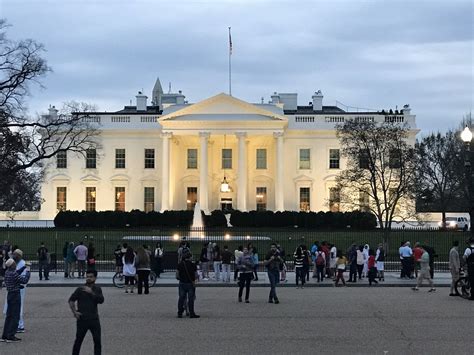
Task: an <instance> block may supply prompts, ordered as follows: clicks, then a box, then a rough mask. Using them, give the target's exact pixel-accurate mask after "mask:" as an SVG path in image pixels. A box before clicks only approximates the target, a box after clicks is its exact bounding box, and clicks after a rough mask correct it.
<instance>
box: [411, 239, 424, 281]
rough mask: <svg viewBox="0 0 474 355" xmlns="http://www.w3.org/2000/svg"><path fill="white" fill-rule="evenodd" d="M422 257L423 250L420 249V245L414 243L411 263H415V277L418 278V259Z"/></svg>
mask: <svg viewBox="0 0 474 355" xmlns="http://www.w3.org/2000/svg"><path fill="white" fill-rule="evenodd" d="M422 255H423V249H421V247H420V243H419V242H416V243H415V247H414V248H413V261H414V262H415V277H418V271H419V270H420V259H421V256H422Z"/></svg>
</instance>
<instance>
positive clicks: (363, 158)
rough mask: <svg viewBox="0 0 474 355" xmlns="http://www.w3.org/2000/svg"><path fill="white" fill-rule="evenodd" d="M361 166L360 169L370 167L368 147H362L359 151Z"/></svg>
mask: <svg viewBox="0 0 474 355" xmlns="http://www.w3.org/2000/svg"><path fill="white" fill-rule="evenodd" d="M359 168H360V169H368V168H369V152H368V151H367V150H366V149H361V150H360V151H359Z"/></svg>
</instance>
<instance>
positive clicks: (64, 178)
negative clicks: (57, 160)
mask: <svg viewBox="0 0 474 355" xmlns="http://www.w3.org/2000/svg"><path fill="white" fill-rule="evenodd" d="M50 180H51V181H67V182H69V181H70V180H71V178H70V177H69V176H68V175H66V174H56V175H53V176H51V178H50Z"/></svg>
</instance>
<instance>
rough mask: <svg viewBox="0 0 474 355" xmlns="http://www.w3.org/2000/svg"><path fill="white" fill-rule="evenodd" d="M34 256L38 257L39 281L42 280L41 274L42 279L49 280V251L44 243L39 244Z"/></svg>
mask: <svg viewBox="0 0 474 355" xmlns="http://www.w3.org/2000/svg"><path fill="white" fill-rule="evenodd" d="M36 255H37V256H38V273H39V279H40V281H41V280H43V273H44V279H45V280H49V261H48V259H49V251H48V248H46V246H45V245H44V242H41V245H40V247H39V248H38V251H37V252H36Z"/></svg>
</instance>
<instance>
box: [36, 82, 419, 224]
mask: <svg viewBox="0 0 474 355" xmlns="http://www.w3.org/2000/svg"><path fill="white" fill-rule="evenodd" d="M136 98H137V103H136V106H125V107H124V109H123V110H121V111H118V112H115V113H107V112H95V113H92V114H90V116H89V117H86V118H84V119H87V120H88V121H89V122H90V123H91V124H92V125H94V126H95V127H96V128H97V129H98V130H99V131H100V135H99V140H100V145H101V147H100V148H99V149H91V150H89V151H88V152H87V157H83V156H81V155H77V154H75V153H70V152H68V153H67V154H63V155H60V156H57V157H56V158H55V159H54V160H52V161H51V162H50V164H49V165H48V167H47V170H46V174H45V180H44V182H43V185H42V190H41V194H42V198H43V200H44V203H43V204H42V206H41V212H40V219H54V216H55V215H56V214H57V212H58V211H59V210H61V209H63V210H79V211H81V210H90V211H94V210H95V211H103V210H121V211H130V210H133V209H138V210H144V211H152V210H155V211H164V210H184V209H192V208H194V205H195V203H196V202H199V204H200V207H201V209H202V210H204V211H205V212H206V213H209V212H210V211H212V210H216V209H238V210H241V211H249V210H273V211H283V210H292V211H300V210H304V211H327V210H333V211H337V210H338V208H339V203H338V201H337V193H335V190H334V188H335V186H336V182H335V179H336V176H337V175H338V173H339V172H340V170H341V169H343V168H344V166H345V162H344V160H343V159H341V157H340V147H339V141H338V139H337V138H336V131H335V125H336V124H340V123H343V122H344V121H345V120H348V119H355V120H370V121H375V122H384V121H386V120H391V121H395V122H400V123H407V124H408V126H409V127H410V132H411V133H410V138H409V139H410V141H411V143H412V144H413V143H414V141H415V135H416V133H417V132H418V130H417V129H416V123H415V116H414V115H412V114H411V112H410V108H409V107H408V106H407V105H405V107H404V109H403V110H401V111H400V112H398V111H395V112H389V113H385V112H347V111H344V110H342V109H341V108H339V107H336V106H323V102H322V101H323V95H322V94H321V92H320V91H318V92H316V93H315V94H314V95H313V97H312V102H311V103H310V105H308V106H298V105H297V94H294V93H289V94H288V93H287V94H284V93H280V94H278V93H274V94H273V95H272V96H271V98H272V99H271V102H269V103H259V104H252V103H248V102H245V101H242V100H239V99H238V98H235V97H232V96H229V95H226V94H219V95H216V96H213V97H211V98H208V99H205V100H203V101H200V102H198V103H194V104H188V103H187V102H186V101H185V100H184V99H185V97H184V95H183V94H182V93H181V92H179V93H177V94H172V93H168V94H164V93H163V91H162V89H161V85H160V83H159V80H157V82H156V84H155V87H154V89H153V94H152V105H151V106H148V105H147V99H148V98H147V97H146V96H145V95H143V94H141V93H139V94H138V95H137V97H136ZM50 110H53V111H54V109H50ZM51 113H52V114H54V112H51ZM224 178H225V180H226V182H228V184H229V187H230V188H229V189H228V190H227V191H225V190H224V191H222V188H221V187H222V186H221V185H222V182H223V180H224Z"/></svg>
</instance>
